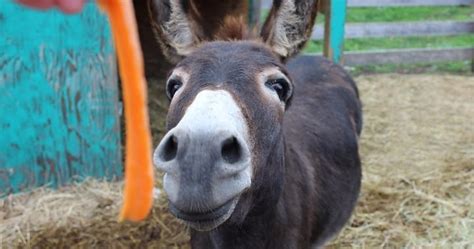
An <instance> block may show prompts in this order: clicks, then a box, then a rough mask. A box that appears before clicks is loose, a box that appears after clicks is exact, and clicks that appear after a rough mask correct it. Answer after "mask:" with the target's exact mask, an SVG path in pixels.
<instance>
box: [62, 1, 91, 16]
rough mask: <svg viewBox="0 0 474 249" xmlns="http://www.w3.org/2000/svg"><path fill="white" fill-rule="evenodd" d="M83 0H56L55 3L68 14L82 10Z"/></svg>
mask: <svg viewBox="0 0 474 249" xmlns="http://www.w3.org/2000/svg"><path fill="white" fill-rule="evenodd" d="M84 2H85V0H56V5H57V6H58V7H59V8H60V9H61V10H62V11H63V12H64V13H68V14H73V13H77V12H79V11H81V10H82V7H83V5H84Z"/></svg>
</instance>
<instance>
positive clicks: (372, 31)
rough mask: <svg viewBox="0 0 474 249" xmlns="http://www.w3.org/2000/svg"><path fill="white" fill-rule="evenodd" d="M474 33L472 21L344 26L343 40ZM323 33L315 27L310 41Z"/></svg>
mask: <svg viewBox="0 0 474 249" xmlns="http://www.w3.org/2000/svg"><path fill="white" fill-rule="evenodd" d="M468 33H474V21H426V22H396V23H357V24H346V26H345V38H346V39H351V38H370V37H393V36H448V35H459V34H468ZM323 37H324V32H323V30H321V29H320V28H319V27H315V28H314V31H313V34H312V37H311V38H312V39H313V40H322V39H323Z"/></svg>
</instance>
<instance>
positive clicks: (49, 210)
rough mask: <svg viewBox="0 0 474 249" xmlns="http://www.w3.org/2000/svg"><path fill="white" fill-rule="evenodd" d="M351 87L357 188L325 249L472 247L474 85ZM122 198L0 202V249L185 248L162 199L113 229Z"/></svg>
mask: <svg viewBox="0 0 474 249" xmlns="http://www.w3.org/2000/svg"><path fill="white" fill-rule="evenodd" d="M356 81H357V83H358V86H359V89H360V94H361V98H362V101H363V104H364V128H363V133H362V136H361V150H360V153H361V156H362V161H363V167H364V177H363V187H362V192H361V196H360V199H359V203H358V205H357V208H356V210H355V213H354V215H353V218H352V219H351V221H350V222H349V223H348V225H347V226H346V228H345V229H344V230H343V231H342V233H341V234H340V235H339V236H337V237H336V238H335V239H334V240H333V241H332V242H331V244H330V245H329V247H330V248H345V247H347V248H373V247H377V248H380V247H384V248H407V247H408V248H413V247H418V248H419V247H429V248H431V247H437V248H444V247H454V248H467V247H468V246H469V245H473V244H474V238H473V237H472V236H471V235H472V234H474V192H473V191H472V189H473V188H474V77H473V76H472V75H467V76H454V75H401V74H383V75H366V76H359V77H357V78H356ZM151 83H152V84H151V85H152V87H151V88H152V89H151V90H152V91H151V95H152V98H151V99H150V103H151V107H152V110H151V116H152V123H153V131H154V134H155V135H156V136H155V137H156V139H155V144H156V142H157V141H158V140H159V134H162V132H163V131H164V129H163V125H164V116H165V110H166V106H167V101H166V100H164V99H163V98H162V97H163V95H162V94H157V92H162V90H163V89H162V87H161V84H154V83H153V82H151ZM157 96H161V98H158V97H157ZM157 134H158V135H157ZM158 184H159V183H158ZM121 189H122V185H121V183H104V182H97V181H92V180H91V181H86V182H85V183H83V184H78V185H75V186H71V187H66V188H63V189H61V190H59V191H52V190H48V189H39V190H36V191H33V192H32V193H27V194H23V195H18V196H11V197H9V198H6V199H4V200H0V248H4V247H6V248H10V247H18V248H25V247H27V248H31V247H37V248H46V247H47V248H51V247H53V248H84V247H92V246H95V247H114V248H147V247H148V248H188V247H189V245H188V244H187V241H188V239H189V238H188V236H187V232H186V229H185V228H184V227H183V226H182V225H181V224H180V223H179V222H177V221H176V220H175V219H174V218H173V217H172V216H170V214H169V213H168V212H167V211H166V201H165V199H164V196H163V195H162V194H159V195H157V196H160V197H159V198H158V200H157V201H156V205H155V209H154V210H153V214H152V215H151V217H150V218H149V219H148V220H147V221H146V222H144V223H140V224H132V223H122V224H119V223H117V221H116V218H117V215H118V210H119V207H120V201H121Z"/></svg>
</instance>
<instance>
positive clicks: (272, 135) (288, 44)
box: [150, 0, 316, 230]
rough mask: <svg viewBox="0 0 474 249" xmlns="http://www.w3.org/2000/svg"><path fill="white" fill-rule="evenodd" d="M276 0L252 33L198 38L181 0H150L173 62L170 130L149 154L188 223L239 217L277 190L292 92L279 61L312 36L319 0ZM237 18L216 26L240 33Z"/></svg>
mask: <svg viewBox="0 0 474 249" xmlns="http://www.w3.org/2000/svg"><path fill="white" fill-rule="evenodd" d="M275 2H276V3H275V4H274V7H273V9H272V11H271V12H270V16H269V17H268V19H267V21H266V22H265V24H264V26H263V29H262V32H261V36H260V37H259V38H258V39H254V40H253V41H237V40H233V41H206V42H202V41H200V39H199V31H195V30H196V29H197V28H196V27H194V24H193V22H192V20H191V19H190V18H189V15H187V13H186V4H183V1H180V0H171V1H156V2H154V3H152V5H150V6H151V10H152V12H151V13H152V16H153V17H154V21H155V24H156V25H155V32H156V34H157V38H158V41H159V42H160V44H161V45H162V48H163V50H165V51H166V54H167V55H168V56H169V58H171V59H174V60H176V61H178V63H177V65H176V67H175V68H174V69H173V70H172V72H171V73H170V75H169V77H168V80H167V87H166V89H167V94H168V97H169V98H170V100H171V104H170V109H169V113H168V117H167V129H168V130H169V131H168V133H167V134H166V135H165V136H164V138H163V139H162V141H161V143H160V144H159V146H158V147H157V149H156V151H155V155H154V162H155V164H156V166H157V167H158V168H159V169H161V170H162V171H164V172H165V177H164V182H163V184H164V188H165V191H166V193H167V194H168V198H169V201H170V203H169V207H170V211H171V212H172V213H173V214H174V215H175V216H177V217H178V218H180V219H182V220H184V221H185V222H186V223H187V224H189V225H190V226H191V227H192V228H194V229H197V230H211V229H213V228H215V227H217V226H219V225H220V224H222V223H224V222H225V221H228V222H231V223H239V222H242V221H243V219H245V217H246V216H247V215H249V214H252V213H258V212H261V211H262V210H265V209H266V207H269V205H274V204H275V202H276V200H278V197H279V195H280V192H281V188H282V184H283V175H284V164H283V160H284V153H283V143H282V141H283V140H282V138H283V135H282V122H283V115H284V112H285V110H286V108H287V107H288V105H289V103H290V100H291V98H292V93H293V85H292V82H291V78H290V76H289V75H288V73H287V71H286V70H285V66H284V65H283V63H282V61H283V60H285V59H286V58H288V57H289V56H291V55H294V54H295V53H297V52H298V51H299V50H300V48H301V47H302V46H303V44H304V43H305V41H306V40H307V38H308V37H309V35H310V33H311V28H312V25H313V21H314V18H315V15H316V9H315V5H316V4H315V3H313V2H312V1H289V0H284V1H275ZM211 7H212V6H211ZM244 26H245V23H241V22H240V21H238V19H227V20H225V21H223V27H225V29H223V30H221V32H219V34H217V35H218V36H219V37H221V38H224V39H225V38H226V37H229V36H231V37H232V38H236V34H237V38H242V37H245V33H244V32H245V27H244ZM197 30H198V29H197Z"/></svg>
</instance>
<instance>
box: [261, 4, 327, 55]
mask: <svg viewBox="0 0 474 249" xmlns="http://www.w3.org/2000/svg"><path fill="white" fill-rule="evenodd" d="M317 2H318V0H273V6H272V9H271V11H270V13H269V15H268V17H267V20H265V23H264V24H263V27H262V31H261V33H260V35H261V36H262V38H263V40H264V41H265V42H266V43H267V44H269V45H270V47H271V48H272V50H273V52H275V53H277V54H278V55H280V56H281V57H282V58H283V59H286V58H288V57H291V56H293V55H295V54H297V53H298V52H299V51H300V50H301V49H302V48H303V46H304V45H305V43H306V41H308V39H309V38H310V37H311V33H312V30H313V25H314V21H315V19H316V13H317Z"/></svg>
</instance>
